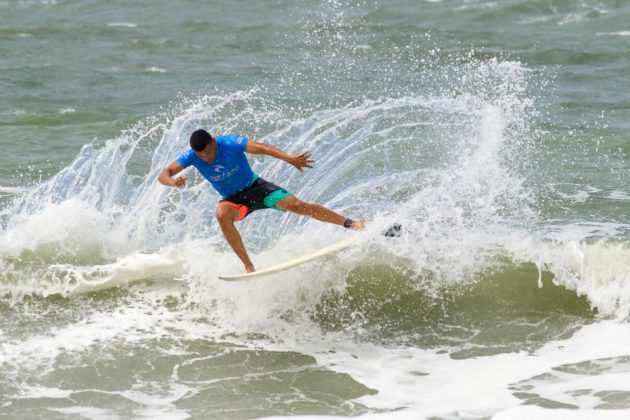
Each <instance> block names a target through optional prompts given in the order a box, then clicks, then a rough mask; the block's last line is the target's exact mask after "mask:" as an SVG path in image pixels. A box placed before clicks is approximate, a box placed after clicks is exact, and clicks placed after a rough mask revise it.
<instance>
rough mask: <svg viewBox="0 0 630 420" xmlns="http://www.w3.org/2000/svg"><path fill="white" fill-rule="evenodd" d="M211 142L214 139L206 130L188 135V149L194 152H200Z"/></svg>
mask: <svg viewBox="0 0 630 420" xmlns="http://www.w3.org/2000/svg"><path fill="white" fill-rule="evenodd" d="M213 141H214V139H213V138H212V136H211V135H210V133H208V132H207V131H206V130H196V131H194V132H193V133H192V134H191V135H190V148H191V149H193V150H194V151H196V152H201V151H202V150H203V149H205V148H206V146H207V145H209V144H212V142H213Z"/></svg>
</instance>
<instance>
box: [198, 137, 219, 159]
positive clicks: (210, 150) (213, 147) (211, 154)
mask: <svg viewBox="0 0 630 420" xmlns="http://www.w3.org/2000/svg"><path fill="white" fill-rule="evenodd" d="M216 151H217V143H216V142H214V141H213V142H212V143H211V144H209V145H207V146H206V148H205V149H203V150H202V151H201V152H198V151H196V150H193V152H195V154H196V155H197V157H198V158H199V159H201V160H203V161H205V162H208V163H212V162H214V159H215V158H216Z"/></svg>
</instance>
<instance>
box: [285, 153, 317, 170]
mask: <svg viewBox="0 0 630 420" xmlns="http://www.w3.org/2000/svg"><path fill="white" fill-rule="evenodd" d="M310 157H311V152H304V153H302V154H301V155H295V156H291V157H290V158H289V159H288V160H287V162H288V163H290V164H291V165H293V166H294V167H295V169H297V170H298V171H300V172H304V168H312V167H313V166H312V165H311V163H314V162H315V161H314V160H313V159H309V158H310Z"/></svg>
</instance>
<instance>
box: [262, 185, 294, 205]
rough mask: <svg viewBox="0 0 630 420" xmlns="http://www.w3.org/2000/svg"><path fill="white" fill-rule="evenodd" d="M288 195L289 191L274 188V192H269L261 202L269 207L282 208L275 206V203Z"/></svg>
mask: <svg viewBox="0 0 630 420" xmlns="http://www.w3.org/2000/svg"><path fill="white" fill-rule="evenodd" d="M290 195H291V193H290V192H289V191H287V190H283V189H279V190H275V191H274V192H272V193H271V194H269V195H268V196H267V197H265V199H264V200H263V204H264V205H265V206H267V207H269V208H270V209H276V210H282V209H279V208H277V207H276V203H277V202H278V201H280V200H282V199H283V198H286V197H288V196H290Z"/></svg>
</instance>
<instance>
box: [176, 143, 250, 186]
mask: <svg viewBox="0 0 630 420" xmlns="http://www.w3.org/2000/svg"><path fill="white" fill-rule="evenodd" d="M216 142H217V155H216V158H215V159H214V162H212V163H208V162H206V161H203V160H201V159H199V158H198V157H197V155H196V154H195V152H194V151H193V150H192V149H188V150H186V151H185V152H184V153H182V154H181V155H180V156H179V157H178V158H177V159H175V161H176V162H177V163H179V164H180V165H182V166H183V167H184V168H187V167H189V166H190V165H192V166H194V167H195V168H197V169H198V170H199V172H201V174H202V175H203V176H204V178H206V179H207V180H208V181H210V183H211V184H212V186H213V187H214V188H215V189H216V190H217V191H218V192H219V194H221V196H222V197H223V198H225V197H228V196H230V195H232V194H235V193H237V192H239V191H242V190H243V189H245V188H246V187H247V186H249V185H250V184H251V183H252V182H253V181H255V180H256V178H258V175H256V174H255V173H254V172H253V171H252V168H251V167H250V166H249V162H248V161H247V157H246V156H245V146H246V145H247V138H245V137H242V136H219V137H217V138H216Z"/></svg>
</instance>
